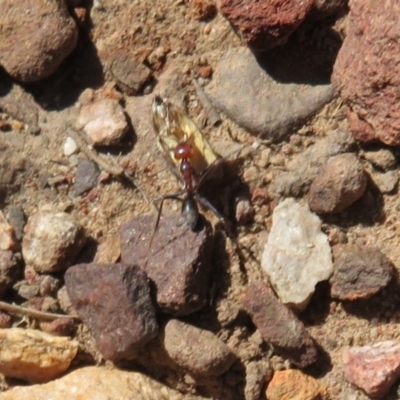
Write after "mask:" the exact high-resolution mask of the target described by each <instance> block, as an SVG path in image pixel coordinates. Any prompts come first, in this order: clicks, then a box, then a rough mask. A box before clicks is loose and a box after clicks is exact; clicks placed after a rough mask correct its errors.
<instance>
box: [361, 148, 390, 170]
mask: <svg viewBox="0 0 400 400" xmlns="http://www.w3.org/2000/svg"><path fill="white" fill-rule="evenodd" d="M364 157H365V158H366V159H367V160H368V161H369V162H370V163H371V164H372V165H373V166H374V167H376V168H378V169H380V170H381V171H387V170H390V169H394V168H396V167H397V161H396V157H395V156H394V155H393V153H392V152H391V151H390V150H386V149H379V150H377V151H366V152H365V153H364Z"/></svg>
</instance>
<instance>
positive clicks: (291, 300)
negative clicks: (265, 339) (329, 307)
mask: <svg viewBox="0 0 400 400" xmlns="http://www.w3.org/2000/svg"><path fill="white" fill-rule="evenodd" d="M261 266H262V268H263V270H264V271H265V272H266V273H267V274H268V276H269V280H270V282H271V284H272V286H273V287H274V288H275V290H276V293H277V295H278V297H279V298H280V299H281V301H282V302H283V303H284V304H286V305H287V306H289V307H291V308H294V309H297V310H303V309H304V308H305V307H306V306H307V304H308V302H309V301H310V299H311V296H312V294H313V293H314V290H315V285H316V284H317V283H318V282H321V281H324V280H326V279H329V277H330V276H331V274H332V271H333V265H332V255H331V248H330V246H329V243H328V238H327V236H326V235H325V234H324V233H323V232H322V231H321V221H320V219H319V218H318V217H317V216H316V215H315V214H312V213H311V212H310V211H309V209H308V207H304V206H301V205H300V204H299V203H296V202H295V200H293V199H286V200H285V201H283V202H282V203H280V204H279V205H278V206H277V207H276V208H275V209H274V213H273V216H272V228H271V232H270V233H269V235H268V242H267V244H266V245H265V247H264V250H263V253H262V258H261Z"/></svg>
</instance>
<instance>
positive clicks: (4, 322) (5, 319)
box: [0, 312, 12, 329]
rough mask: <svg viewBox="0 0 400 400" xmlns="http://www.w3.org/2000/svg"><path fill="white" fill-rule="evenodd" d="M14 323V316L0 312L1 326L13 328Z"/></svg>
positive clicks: (2, 327)
mask: <svg viewBox="0 0 400 400" xmlns="http://www.w3.org/2000/svg"><path fill="white" fill-rule="evenodd" d="M11 325H12V318H11V317H10V316H9V315H8V314H6V313H3V312H0V328H1V329H4V328H11Z"/></svg>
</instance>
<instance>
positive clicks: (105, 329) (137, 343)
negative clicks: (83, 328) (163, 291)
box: [65, 264, 158, 360]
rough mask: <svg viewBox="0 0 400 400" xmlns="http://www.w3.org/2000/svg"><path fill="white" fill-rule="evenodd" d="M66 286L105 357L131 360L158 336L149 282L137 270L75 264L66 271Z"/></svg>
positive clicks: (79, 313) (139, 270)
mask: <svg viewBox="0 0 400 400" xmlns="http://www.w3.org/2000/svg"><path fill="white" fill-rule="evenodd" d="M65 285H66V287H67V291H68V294H69V297H70V299H71V302H72V306H73V307H74V308H75V310H76V312H77V313H78V315H79V316H80V317H81V318H82V321H83V322H84V324H85V325H87V326H88V328H89V329H90V331H91V333H92V335H93V336H94V338H95V340H96V345H97V348H98V350H99V351H100V352H101V353H102V354H103V355H104V357H105V358H107V359H111V360H121V359H129V358H132V357H133V356H134V354H135V351H136V350H137V349H139V348H141V347H142V346H144V345H145V344H146V343H147V342H149V341H150V340H151V339H152V338H154V336H155V335H156V334H157V331H158V326H157V322H156V319H155V309H154V306H153V304H152V301H151V297H150V287H149V282H148V279H147V276H146V274H145V273H144V272H143V271H142V270H141V269H140V268H139V267H136V266H131V265H123V264H104V265H101V264H97V265H96V264H78V265H75V266H73V267H71V268H69V269H68V271H67V272H66V274H65Z"/></svg>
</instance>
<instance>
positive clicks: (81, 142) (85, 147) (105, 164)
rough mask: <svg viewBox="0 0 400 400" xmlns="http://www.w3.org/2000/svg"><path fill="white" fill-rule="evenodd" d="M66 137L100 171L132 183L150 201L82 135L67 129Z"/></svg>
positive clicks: (124, 173) (126, 175)
mask: <svg viewBox="0 0 400 400" xmlns="http://www.w3.org/2000/svg"><path fill="white" fill-rule="evenodd" d="M68 135H69V136H71V137H72V138H73V139H74V140H75V142H76V143H77V144H78V146H79V147H80V149H81V150H82V151H83V152H84V153H85V154H86V155H87V156H88V157H89V158H90V159H91V160H92V161H94V162H95V163H96V164H97V165H98V166H99V167H100V168H101V169H103V170H104V171H106V172H108V173H110V174H111V175H114V176H116V177H118V178H121V177H124V178H126V179H128V180H129V182H131V183H132V185H133V186H135V187H136V189H137V190H139V192H140V193H141V195H142V196H143V198H144V199H145V200H146V202H147V203H148V204H149V203H150V200H149V198H148V197H147V195H146V193H145V192H144V190H143V189H142V187H141V186H140V185H139V184H138V183H137V182H136V181H135V180H134V179H133V178H132V177H131V176H130V175H128V173H127V172H126V171H125V170H124V168H122V167H121V165H119V164H118V163H117V162H116V161H115V160H113V159H112V158H107V159H105V158H104V156H102V155H101V154H98V153H97V152H96V151H95V150H94V149H92V148H91V147H90V146H89V143H88V142H87V140H86V139H85V138H84V137H83V135H82V133H81V132H79V131H75V130H73V129H68Z"/></svg>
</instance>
